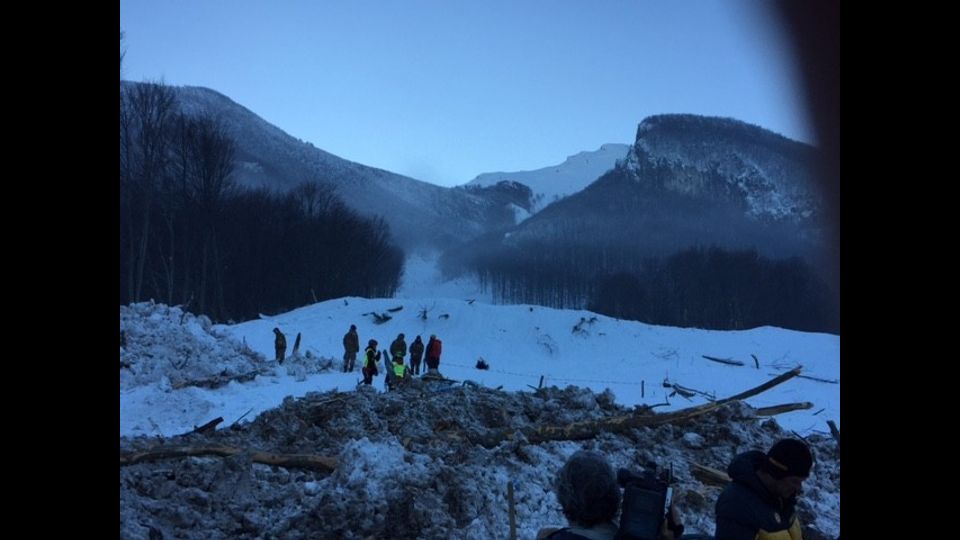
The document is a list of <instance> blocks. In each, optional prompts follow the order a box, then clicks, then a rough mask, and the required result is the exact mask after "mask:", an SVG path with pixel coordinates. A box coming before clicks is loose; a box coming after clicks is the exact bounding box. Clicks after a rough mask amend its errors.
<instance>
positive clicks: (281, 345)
mask: <svg viewBox="0 0 960 540" xmlns="http://www.w3.org/2000/svg"><path fill="white" fill-rule="evenodd" d="M273 335H274V339H273V349H274V352H276V353H277V362H278V363H280V364H282V363H283V358H284V357H285V356H286V355H287V336H285V335H283V332H281V331H280V329H279V328H274V329H273Z"/></svg>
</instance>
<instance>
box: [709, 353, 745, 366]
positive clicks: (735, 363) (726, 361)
mask: <svg viewBox="0 0 960 540" xmlns="http://www.w3.org/2000/svg"><path fill="white" fill-rule="evenodd" d="M700 356H702V357H704V358H706V359H707V360H710V361H712V362H720V363H721V364H727V365H730V366H742V365H743V362H741V361H739V360H731V359H729V358H717V357H716V356H707V355H705V354H702V355H700Z"/></svg>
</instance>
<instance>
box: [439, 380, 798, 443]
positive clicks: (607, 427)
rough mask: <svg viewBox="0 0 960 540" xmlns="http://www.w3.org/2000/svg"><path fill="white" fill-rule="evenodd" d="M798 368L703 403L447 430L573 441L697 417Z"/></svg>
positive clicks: (490, 439) (498, 438)
mask: <svg viewBox="0 0 960 540" xmlns="http://www.w3.org/2000/svg"><path fill="white" fill-rule="evenodd" d="M800 369H801V368H799V367H797V368H795V369H792V370H790V371H788V372H786V373H784V374H783V375H780V376H779V377H776V378H774V379H772V380H769V381H767V382H765V383H763V384H761V385H759V386H756V387H754V388H751V389H749V390H746V391H744V392H740V393H739V394H736V395H734V396H730V397H728V398H724V399H721V400H719V401H714V402H712V403H705V404H703V405H698V406H695V407H689V408H686V409H681V410H678V411H672V412H668V413H662V414H650V412H649V411H647V410H644V411H641V412H640V413H638V414H630V415H626V416H614V417H610V418H603V419H600V420H585V421H582V422H573V423H571V424H567V425H562V426H539V427H532V428H524V429H516V428H510V429H502V430H490V431H486V432H482V433H470V434H464V433H456V434H448V436H450V435H453V436H454V438H456V439H457V440H460V439H463V438H467V439H469V440H470V442H472V443H474V444H479V445H481V446H483V447H485V448H493V447H495V446H496V445H498V444H500V442H502V441H504V440H512V439H513V438H514V436H515V434H516V433H518V432H519V433H520V434H521V435H523V436H524V437H525V438H526V439H527V440H528V441H529V442H531V443H540V442H547V441H576V440H584V439H592V438H594V437H596V436H597V434H598V433H601V432H612V433H618V432H625V431H627V430H630V429H634V428H638V427H644V426H657V425H662V424H672V423H675V422H684V421H686V420H690V419H692V418H696V417H697V416H700V415H702V414H706V413H708V412H711V411H715V410H717V409H718V408H720V407H721V406H723V405H724V404H726V403H730V402H731V401H739V400H743V399H746V398H748V397H752V396H755V395H757V394H759V393H761V392H764V391H766V390H769V389H770V388H773V387H774V386H777V385H779V384H781V383H783V382H785V381H788V380H790V379H792V378H793V377H796V376H797V375H799V374H800Z"/></svg>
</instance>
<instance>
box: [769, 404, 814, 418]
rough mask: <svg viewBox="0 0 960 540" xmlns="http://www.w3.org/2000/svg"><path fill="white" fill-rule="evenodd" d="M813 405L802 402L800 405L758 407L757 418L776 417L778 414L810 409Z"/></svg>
mask: <svg viewBox="0 0 960 540" xmlns="http://www.w3.org/2000/svg"><path fill="white" fill-rule="evenodd" d="M812 408H813V403H810V402H809V401H802V402H800V403H784V404H783V405H772V406H770V407H760V408H759V409H757V416H776V415H778V414H783V413H787V412H790V411H802V410H806V409H812Z"/></svg>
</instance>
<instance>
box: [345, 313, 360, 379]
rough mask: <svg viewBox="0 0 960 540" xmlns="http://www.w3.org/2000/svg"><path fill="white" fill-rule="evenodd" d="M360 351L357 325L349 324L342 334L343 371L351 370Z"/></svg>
mask: <svg viewBox="0 0 960 540" xmlns="http://www.w3.org/2000/svg"><path fill="white" fill-rule="evenodd" d="M358 352H360V336H359V335H357V325H355V324H351V325H350V330H349V331H347V333H346V334H344V335H343V372H344V373H348V372H350V371H353V366H354V364H355V363H356V361H357V353H358Z"/></svg>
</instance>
